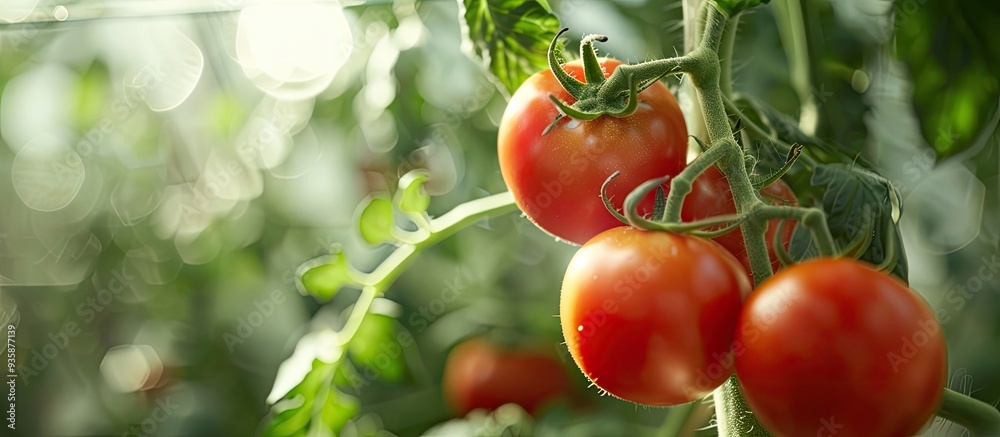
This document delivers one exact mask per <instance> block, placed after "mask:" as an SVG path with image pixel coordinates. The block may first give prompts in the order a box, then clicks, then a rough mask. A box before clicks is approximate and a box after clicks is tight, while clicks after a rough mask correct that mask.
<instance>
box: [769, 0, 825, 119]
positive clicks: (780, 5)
mask: <svg viewBox="0 0 1000 437" xmlns="http://www.w3.org/2000/svg"><path fill="white" fill-rule="evenodd" d="M774 12H775V14H776V15H777V21H778V33H779V34H780V35H781V43H782V46H784V48H785V57H786V58H788V64H789V74H790V75H791V82H792V88H793V89H794V90H795V94H797V95H798V97H799V105H800V107H801V112H800V113H799V129H801V130H802V132H805V133H806V135H813V134H815V133H816V125H817V123H818V122H819V107H818V106H817V105H816V98H815V96H814V95H813V88H812V83H811V82H812V79H811V73H810V71H809V70H810V65H809V47H808V46H807V44H808V41H809V40H808V39H807V38H806V28H805V22H804V19H803V16H802V5H801V4H800V0H776V1H775V2H774Z"/></svg>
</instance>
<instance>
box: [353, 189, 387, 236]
mask: <svg viewBox="0 0 1000 437" xmlns="http://www.w3.org/2000/svg"><path fill="white" fill-rule="evenodd" d="M393 225H394V223H393V219H392V201H390V200H389V197H388V196H385V195H374V196H371V197H369V198H368V200H367V201H366V202H364V203H362V207H361V214H360V215H359V216H358V228H359V230H360V231H361V238H363V239H364V240H365V242H367V243H368V244H382V243H384V242H387V241H391V240H392V227H393Z"/></svg>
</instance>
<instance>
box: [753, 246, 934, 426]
mask: <svg viewBox="0 0 1000 437" xmlns="http://www.w3.org/2000/svg"><path fill="white" fill-rule="evenodd" d="M738 329H739V330H738V332H737V333H736V343H734V351H735V354H736V373H737V375H738V376H739V380H740V385H741V386H742V388H743V394H744V396H745V397H746V400H747V402H748V403H749V405H750V407H751V409H753V411H754V413H755V415H756V417H757V418H758V419H759V420H760V422H761V424H763V425H764V426H765V427H766V428H767V429H768V430H769V431H771V432H774V433H777V434H778V435H789V436H800V435H817V433H818V432H820V430H822V429H826V430H827V431H828V432H826V433H825V434H823V433H820V434H819V435H832V434H830V432H829V431H831V430H836V435H845V436H847V435H851V436H854V435H858V436H860V435H864V436H912V435H915V434H916V433H917V431H919V430H920V429H921V427H923V426H924V424H925V423H926V422H927V420H928V419H929V418H930V417H931V415H932V414H933V413H934V411H935V410H936V409H937V407H938V404H939V403H940V401H941V396H942V388H943V387H944V384H945V377H946V375H945V372H946V370H947V363H946V356H945V342H944V338H943V336H942V332H941V328H940V326H939V325H938V322H937V320H936V319H935V318H934V313H933V312H932V311H931V309H930V308H929V307H928V306H927V304H926V303H924V302H923V300H922V299H921V298H920V297H919V296H918V295H917V294H916V293H914V292H913V291H912V290H910V289H909V288H907V287H906V285H904V284H903V283H902V282H900V281H899V280H897V279H896V278H893V277H891V276H889V275H887V274H885V273H882V272H879V271H876V270H875V269H873V268H871V267H869V266H867V265H865V264H862V263H861V262H859V261H855V260H852V259H818V260H812V261H808V262H804V263H801V264H797V265H794V266H792V267H789V268H787V269H785V270H783V271H781V272H779V273H778V274H776V275H775V276H773V277H772V278H770V279H768V280H766V281H764V282H763V283H762V284H761V285H760V286H759V287H758V288H757V290H756V291H754V293H753V294H752V295H751V296H750V298H749V299H748V300H747V302H746V304H745V305H744V307H743V311H742V312H741V314H740V320H739V328H738Z"/></svg>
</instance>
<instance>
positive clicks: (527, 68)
mask: <svg viewBox="0 0 1000 437" xmlns="http://www.w3.org/2000/svg"><path fill="white" fill-rule="evenodd" d="M459 5H460V6H462V7H461V8H460V11H459V14H460V21H463V20H464V24H465V25H464V26H463V32H462V33H463V35H462V37H463V38H464V39H465V40H466V41H467V42H469V43H471V45H472V47H473V49H474V51H475V55H477V56H478V57H479V58H480V59H482V60H483V62H484V63H485V64H486V65H487V67H488V68H489V71H490V72H491V73H493V76H494V77H495V78H496V79H497V80H498V81H499V83H500V85H502V86H503V88H502V90H503V91H506V93H508V94H509V93H513V92H514V90H516V89H517V87H519V86H521V83H523V82H524V81H525V80H526V79H527V78H528V77H529V76H531V75H532V74H535V73H536V72H538V71H540V70H543V69H546V68H548V61H547V59H546V53H547V51H548V47H549V43H550V42H551V41H552V38H555V36H556V32H557V31H558V30H559V19H558V18H556V17H555V15H552V8H550V7H549V5H548V2H547V1H541V2H539V1H537V0H462V1H460V2H459Z"/></svg>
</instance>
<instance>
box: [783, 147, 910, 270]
mask: <svg viewBox="0 0 1000 437" xmlns="http://www.w3.org/2000/svg"><path fill="white" fill-rule="evenodd" d="M812 185H813V186H814V187H816V188H818V189H820V190H821V192H822V202H821V203H822V208H823V211H824V212H826V215H827V224H828V225H829V227H830V232H831V233H832V234H833V236H834V239H836V240H837V243H838V245H839V246H840V247H842V248H843V247H847V246H848V245H849V244H850V243H851V242H852V241H854V240H855V239H857V238H860V237H861V236H862V235H863V233H865V232H873V233H874V237H873V238H872V239H871V244H870V245H869V246H868V248H867V249H866V250H865V251H864V253H863V254H862V255H861V257H860V259H861V260H863V261H867V262H868V263H870V264H872V265H878V264H880V263H882V262H883V261H885V258H886V256H887V254H888V251H889V250H893V251H895V253H896V254H897V255H898V259H897V261H896V266H895V268H893V270H892V274H894V275H896V276H897V277H899V278H900V279H902V280H904V281H906V279H907V273H908V272H907V265H906V255H905V253H904V251H903V244H902V238H901V236H900V234H899V230H898V229H897V227H896V223H895V221H894V220H893V219H894V218H895V217H899V215H900V213H901V212H902V211H900V205H899V193H898V192H897V191H896V188H895V187H894V186H893V185H892V184H891V183H890V182H889V181H888V180H886V179H885V178H883V177H882V176H879V175H878V174H875V173H874V172H871V171H869V170H865V169H863V168H860V167H857V166H851V165H847V164H824V165H818V166H816V167H815V169H814V173H813V177H812ZM789 253H790V254H791V255H792V257H793V258H795V259H804V258H810V257H813V256H816V247H815V245H814V244H813V241H812V235H811V233H810V232H809V230H808V229H805V227H804V226H796V228H795V232H794V234H793V235H792V242H791V244H790V246H789Z"/></svg>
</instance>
